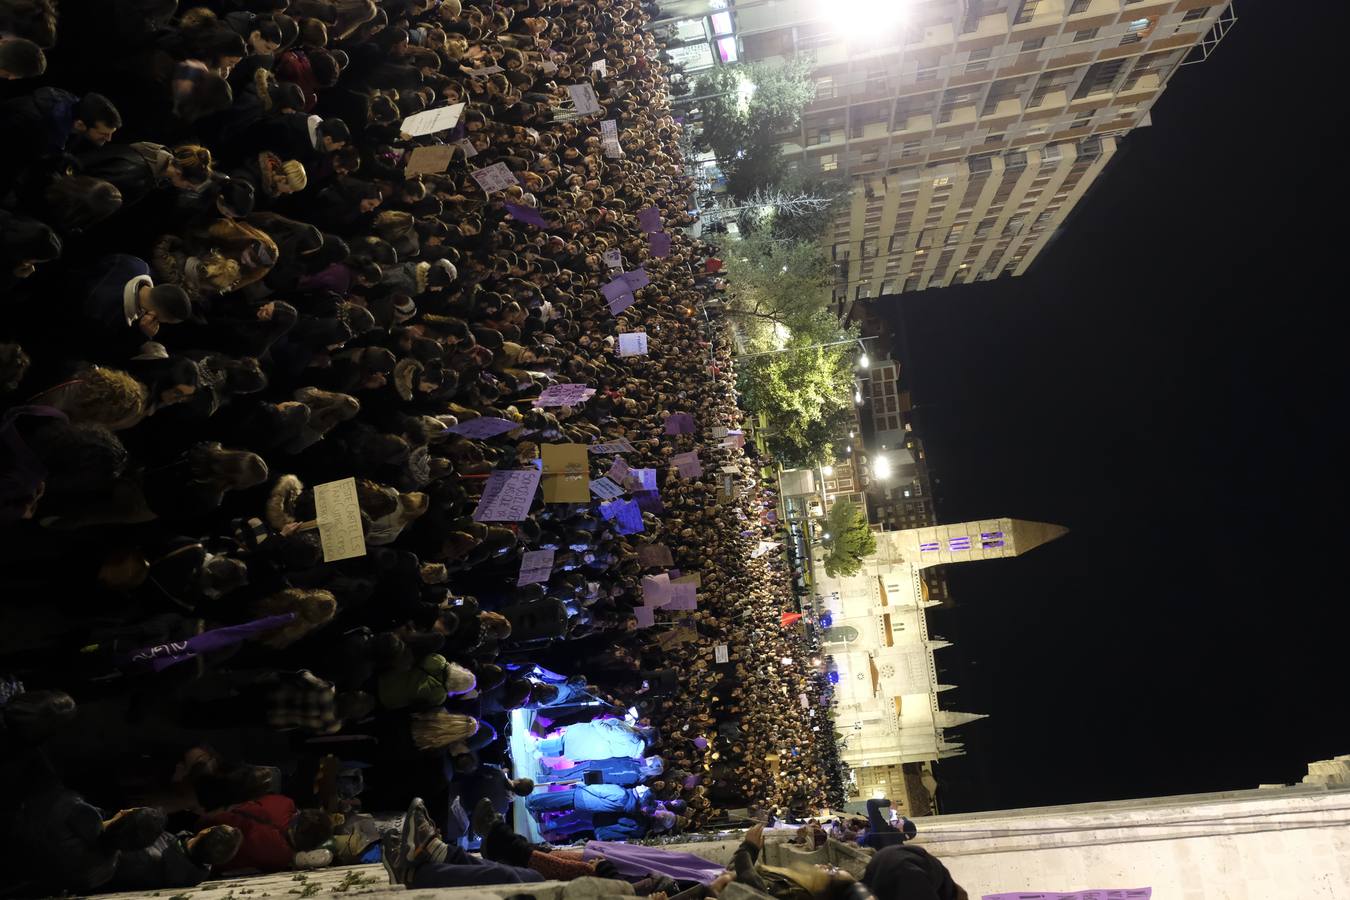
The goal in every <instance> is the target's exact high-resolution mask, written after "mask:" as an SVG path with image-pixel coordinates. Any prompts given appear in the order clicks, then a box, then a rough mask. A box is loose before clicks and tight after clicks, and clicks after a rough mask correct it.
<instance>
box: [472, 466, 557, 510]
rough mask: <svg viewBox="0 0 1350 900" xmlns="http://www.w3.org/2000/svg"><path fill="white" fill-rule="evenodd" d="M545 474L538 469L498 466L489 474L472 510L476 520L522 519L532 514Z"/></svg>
mask: <svg viewBox="0 0 1350 900" xmlns="http://www.w3.org/2000/svg"><path fill="white" fill-rule="evenodd" d="M542 476H543V473H542V472H540V471H539V469H536V468H533V467H531V468H528V469H497V470H496V471H494V472H493V473H492V474H491V475H489V476H488V480H487V484H486V485H484V486H483V496H482V498H480V499H479V501H478V508H477V509H475V510H474V511H473V520H474V521H475V522H519V521H520V520H522V519H524V518H525V517H526V516H527V515H529V514H530V506H531V504H533V503H534V492H535V491H536V490H538V488H539V479H540V478H541V477H542Z"/></svg>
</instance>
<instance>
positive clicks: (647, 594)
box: [642, 572, 670, 608]
mask: <svg viewBox="0 0 1350 900" xmlns="http://www.w3.org/2000/svg"><path fill="white" fill-rule="evenodd" d="M669 602H670V576H669V575H667V574H666V573H665V572H662V573H661V574H660V575H644V576H642V604H643V605H644V606H650V607H653V608H655V607H661V606H665V605H666V604H667V603H669Z"/></svg>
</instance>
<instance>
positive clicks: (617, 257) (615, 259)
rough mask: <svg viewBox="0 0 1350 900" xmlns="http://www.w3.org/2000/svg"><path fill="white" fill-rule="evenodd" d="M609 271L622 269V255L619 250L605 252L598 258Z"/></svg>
mask: <svg viewBox="0 0 1350 900" xmlns="http://www.w3.org/2000/svg"><path fill="white" fill-rule="evenodd" d="M600 258H601V259H603V260H604V261H605V265H607V266H609V267H610V268H611V269H622V268H623V253H622V251H619V250H606V251H605V252H604V254H602V255H601V257H600Z"/></svg>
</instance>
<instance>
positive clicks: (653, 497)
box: [633, 491, 666, 516]
mask: <svg viewBox="0 0 1350 900" xmlns="http://www.w3.org/2000/svg"><path fill="white" fill-rule="evenodd" d="M633 501H634V502H635V503H637V505H638V509H640V510H642V511H643V512H649V513H651V514H652V515H654V516H659V515H661V514H662V513H663V512H665V511H666V507H665V505H664V504H663V503H662V502H661V495H660V494H658V493H657V492H656V491H637V492H636V493H634V494H633Z"/></svg>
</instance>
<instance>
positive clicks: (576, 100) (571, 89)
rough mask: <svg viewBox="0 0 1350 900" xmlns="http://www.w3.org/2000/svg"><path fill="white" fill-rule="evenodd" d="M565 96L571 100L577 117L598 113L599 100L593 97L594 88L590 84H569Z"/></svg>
mask: <svg viewBox="0 0 1350 900" xmlns="http://www.w3.org/2000/svg"><path fill="white" fill-rule="evenodd" d="M567 95H568V96H569V97H571V98H572V107H573V110H574V111H575V112H576V114H577V115H579V116H589V115H591V114H592V113H598V112H600V98H599V97H597V96H595V88H593V87H592V86H591V84H590V82H583V83H581V84H569V85H568V86H567Z"/></svg>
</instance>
